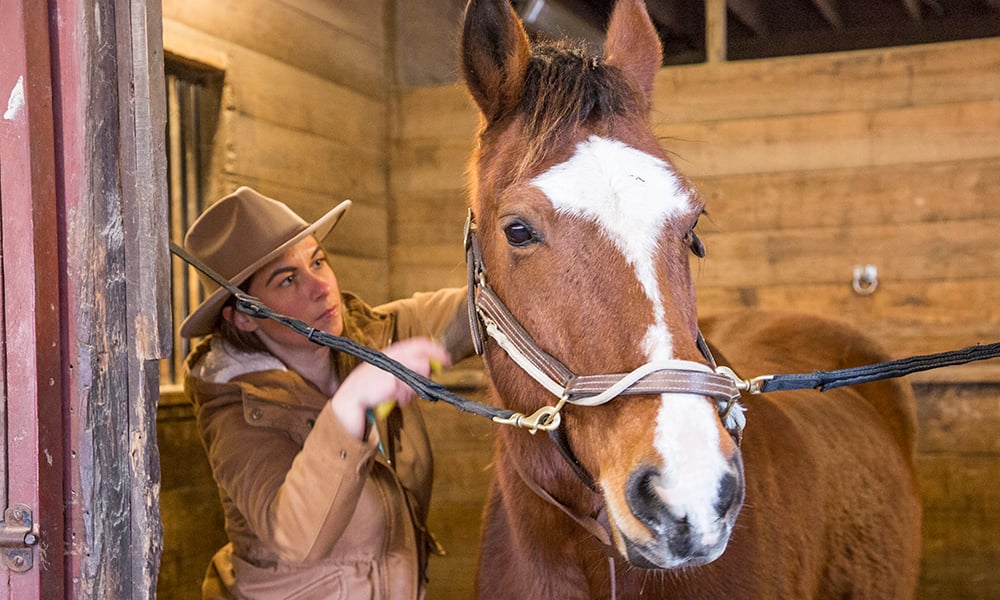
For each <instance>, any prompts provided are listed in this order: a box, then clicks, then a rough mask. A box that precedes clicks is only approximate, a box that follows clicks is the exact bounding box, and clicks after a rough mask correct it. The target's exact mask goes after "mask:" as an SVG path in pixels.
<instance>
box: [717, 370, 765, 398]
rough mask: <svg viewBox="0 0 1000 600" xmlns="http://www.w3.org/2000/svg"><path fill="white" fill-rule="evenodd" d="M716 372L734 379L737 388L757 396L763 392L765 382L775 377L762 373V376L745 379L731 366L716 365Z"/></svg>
mask: <svg viewBox="0 0 1000 600" xmlns="http://www.w3.org/2000/svg"><path fill="white" fill-rule="evenodd" d="M715 372H716V373H718V374H720V375H725V376H726V377H729V378H730V379H732V380H733V383H735V384H736V389H738V390H740V391H741V392H747V393H748V394H753V395H755V396H756V395H758V394H761V393H763V392H764V384H765V383H767V382H768V381H770V380H772V379H774V375H761V376H760V377H754V378H753V379H743V378H742V377H740V376H739V375H737V374H736V371H733V370H732V369H730V368H729V367H715Z"/></svg>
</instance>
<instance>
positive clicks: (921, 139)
mask: <svg viewBox="0 0 1000 600" xmlns="http://www.w3.org/2000/svg"><path fill="white" fill-rule="evenodd" d="M998 127H1000V101H996V100H995V101H984V102H963V103H955V104H947V105H941V106H932V107H920V108H914V109H899V110H885V111H879V112H877V113H874V114H873V113H868V112H839V113H825V114H816V115H810V116H798V115H796V116H789V117H771V118H765V119H743V120H729V121H717V122H711V123H679V124H675V125H670V126H662V127H658V128H657V133H658V134H659V135H660V136H662V137H663V138H664V146H665V148H666V149H667V150H668V151H670V152H671V154H672V156H674V157H676V160H675V162H676V164H677V167H678V168H679V169H680V170H681V171H682V172H683V173H686V174H687V175H688V176H690V177H704V176H710V175H734V174H744V173H768V172H782V171H796V170H812V169H835V168H847V167H854V168H859V167H866V166H871V165H893V164H899V163H908V162H916V163H938V162H945V161H955V160H974V159H982V158H996V157H997V156H1000V144H997V143H996V134H995V132H996V130H997V128H998Z"/></svg>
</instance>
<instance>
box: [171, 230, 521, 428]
mask: <svg viewBox="0 0 1000 600" xmlns="http://www.w3.org/2000/svg"><path fill="white" fill-rule="evenodd" d="M170 251H171V252H173V253H174V254H176V255H177V256H178V257H180V258H181V259H182V260H184V261H185V262H187V263H188V264H190V265H191V266H192V267H194V268H196V269H198V270H199V271H201V272H202V273H204V274H205V275H208V276H209V277H210V278H212V280H213V281H215V282H216V283H217V284H219V285H220V286H222V287H223V288H224V289H225V290H226V291H227V292H229V293H230V294H232V295H233V296H234V297H235V298H236V310H238V311H240V312H242V313H245V314H247V315H250V316H252V317H257V318H259V319H271V320H272V321H275V322H277V323H281V324H282V325H284V326H286V327H288V328H290V329H292V330H293V331H296V332H298V333H300V334H302V335H304V336H305V337H306V338H308V339H309V340H310V341H312V342H314V343H317V344H320V345H322V346H326V347H327V348H330V349H332V350H336V351H338V352H344V353H346V354H350V355H351V356H354V357H356V358H358V359H360V360H363V361H365V362H367V363H370V364H371V365H372V366H375V367H378V368H379V369H382V370H383V371H386V372H387V373H390V374H392V375H393V376H395V377H397V378H398V379H399V380H400V381H402V382H403V383H405V384H406V385H408V386H410V388H412V389H413V391H414V392H416V394H417V395H418V396H420V397H421V398H423V399H424V400H430V401H431V402H435V401H438V400H442V401H444V402H447V403H448V404H451V405H452V406H454V407H456V408H458V409H459V410H462V411H465V412H468V413H472V414H475V415H479V416H481V417H486V418H488V419H493V418H500V419H509V418H511V417H512V416H514V414H515V413H514V411H512V410H504V409H499V408H496V407H493V406H489V405H487V404H483V403H482V402H476V401H475V400H469V399H468V398H463V397H462V396H459V395H458V394H455V393H454V392H451V391H449V390H448V388H446V387H444V386H443V385H441V384H440V383H437V382H436V381H432V380H431V379H428V378H427V377H424V376H423V375H420V374H419V373H417V372H415V371H412V370H410V369H408V368H406V367H405V366H404V365H403V364H402V363H400V362H399V361H397V360H395V359H392V358H390V357H388V356H386V355H385V354H384V353H382V352H379V351H378V350H373V349H371V348H368V347H367V346H362V345H361V344H359V343H357V342H355V341H353V340H350V339H348V338H345V337H342V336H339V335H333V334H330V333H327V332H325V331H320V330H318V329H315V328H313V327H310V326H308V325H306V324H305V323H304V322H303V321H300V320H298V319H293V318H292V317H288V316H285V315H282V314H280V313H276V312H274V311H273V310H271V309H270V308H268V307H267V305H265V304H264V303H263V302H261V301H260V300H258V299H257V298H254V297H253V296H251V295H249V294H247V293H245V292H244V291H243V290H241V289H239V288H238V287H236V286H234V285H233V284H232V283H231V282H230V281H229V280H228V279H226V278H225V277H223V276H222V275H220V274H219V273H217V272H216V271H215V270H214V269H212V268H211V267H209V266H208V265H206V264H205V263H203V262H202V261H200V260H198V259H197V258H195V257H194V256H192V255H191V254H190V253H188V252H187V251H186V250H184V249H183V248H181V247H180V246H178V245H177V244H175V243H174V242H170Z"/></svg>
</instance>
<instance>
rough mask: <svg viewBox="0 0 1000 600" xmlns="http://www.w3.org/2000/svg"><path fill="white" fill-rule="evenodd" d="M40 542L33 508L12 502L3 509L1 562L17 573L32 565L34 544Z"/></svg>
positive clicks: (0, 546)
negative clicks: (33, 516)
mask: <svg viewBox="0 0 1000 600" xmlns="http://www.w3.org/2000/svg"><path fill="white" fill-rule="evenodd" d="M37 543H38V533H37V532H36V530H35V523H34V521H33V519H32V515H31V508H29V507H27V506H25V505H24V504H12V505H10V506H9V507H8V508H7V510H5V511H3V521H2V522H0V564H2V565H3V566H4V567H6V568H7V569H10V570H11V571H14V572H17V573H23V572H24V571H27V570H29V569H31V566H32V548H31V547H32V546H34V545H35V544H37Z"/></svg>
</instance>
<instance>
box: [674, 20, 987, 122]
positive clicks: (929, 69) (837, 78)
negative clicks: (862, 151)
mask: <svg viewBox="0 0 1000 600" xmlns="http://www.w3.org/2000/svg"><path fill="white" fill-rule="evenodd" d="M998 71H1000V40H997V39H996V38H992V39H980V40H967V41H958V42H948V43H941V44H932V45H927V46H909V47H904V48H892V49H878V50H863V51H857V52H839V53H831V54H818V55H810V56H794V57H782V58H771V59H766V60H745V61H738V62H731V63H719V64H705V65H686V66H677V67H671V68H669V69H661V70H660V72H659V73H658V74H657V78H656V83H655V87H654V90H655V91H654V93H655V100H654V105H655V110H654V113H655V116H656V119H657V120H659V121H662V122H664V123H685V122H694V121H718V120H729V119H748V118H754V119H756V118H767V117H773V116H780V115H814V114H826V113H831V112H856V111H871V110H884V109H890V108H895V107H903V106H912V105H916V104H931V103H934V104H936V103H949V102H967V101H986V100H992V99H995V98H996V97H997V96H998V95H1000V78H998V77H996V73H997V72H998Z"/></svg>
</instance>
